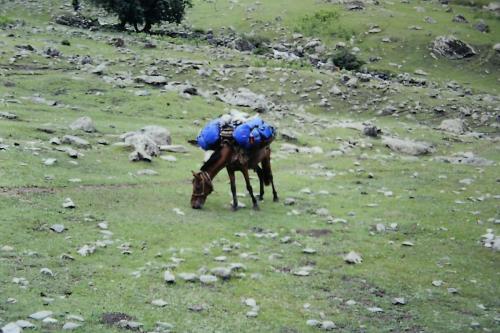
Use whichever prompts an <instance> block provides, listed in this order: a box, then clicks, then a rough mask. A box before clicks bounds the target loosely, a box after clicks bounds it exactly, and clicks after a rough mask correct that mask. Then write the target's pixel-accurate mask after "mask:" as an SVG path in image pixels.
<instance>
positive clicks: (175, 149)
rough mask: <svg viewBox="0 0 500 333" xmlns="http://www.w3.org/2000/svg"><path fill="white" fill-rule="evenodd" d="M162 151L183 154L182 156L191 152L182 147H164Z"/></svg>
mask: <svg viewBox="0 0 500 333" xmlns="http://www.w3.org/2000/svg"><path fill="white" fill-rule="evenodd" d="M160 150H161V151H167V152H170V153H182V154H186V153H189V150H188V149H187V148H186V147H184V146H181V145H162V146H160Z"/></svg>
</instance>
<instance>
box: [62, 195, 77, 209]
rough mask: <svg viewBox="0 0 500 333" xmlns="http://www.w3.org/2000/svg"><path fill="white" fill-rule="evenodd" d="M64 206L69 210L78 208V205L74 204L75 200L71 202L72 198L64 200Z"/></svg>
mask: <svg viewBox="0 0 500 333" xmlns="http://www.w3.org/2000/svg"><path fill="white" fill-rule="evenodd" d="M62 206H63V208H69V209H73V208H76V205H75V203H74V202H73V200H71V198H66V199H64V201H63V203H62Z"/></svg>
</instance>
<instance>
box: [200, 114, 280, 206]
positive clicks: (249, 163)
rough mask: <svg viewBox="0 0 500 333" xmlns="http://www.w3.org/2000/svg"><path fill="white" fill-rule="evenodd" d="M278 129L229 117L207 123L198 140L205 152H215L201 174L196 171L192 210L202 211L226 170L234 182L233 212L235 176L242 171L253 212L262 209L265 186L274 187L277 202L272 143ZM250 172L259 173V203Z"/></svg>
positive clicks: (236, 198) (202, 168)
mask: <svg viewBox="0 0 500 333" xmlns="http://www.w3.org/2000/svg"><path fill="white" fill-rule="evenodd" d="M275 136H276V131H275V129H274V128H273V127H272V126H270V125H269V124H267V123H266V122H264V121H263V120H262V119H260V118H259V117H254V118H251V119H244V118H243V119H242V118H241V117H235V116H230V115H226V116H223V117H221V118H218V119H215V120H213V121H211V122H210V123H208V124H207V125H206V126H205V127H204V128H203V130H202V131H201V132H200V135H199V136H198V138H197V140H196V141H197V143H198V145H199V146H200V147H201V148H202V149H204V150H213V151H214V152H213V154H212V155H211V156H210V158H209V159H208V161H206V162H205V163H204V164H203V166H202V167H201V169H200V171H199V172H194V171H193V194H192V196H191V207H192V208H194V209H201V208H203V205H204V204H205V201H206V199H207V197H208V195H209V194H210V193H212V192H213V190H214V187H213V183H212V181H213V179H214V178H215V176H216V175H217V174H218V173H219V172H220V171H221V170H222V169H224V168H226V170H227V173H228V175H229V180H230V182H231V193H232V196H233V201H232V209H233V210H237V209H238V197H237V195H236V178H235V172H236V171H240V172H241V173H242V174H243V177H244V179H245V183H246V188H247V191H248V193H249V195H250V197H251V198H252V203H253V208H254V209H256V210H257V209H259V205H258V200H263V199H264V186H268V185H271V188H272V191H273V201H275V202H277V201H278V193H277V192H276V188H275V187H274V181H273V173H272V170H271V147H270V145H271V142H272V141H273V140H274V138H275ZM248 170H254V171H255V172H256V173H257V176H258V178H259V183H260V191H259V195H258V200H257V198H256V197H255V195H254V193H253V188H252V185H251V183H250V176H249V174H248Z"/></svg>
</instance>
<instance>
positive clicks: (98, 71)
mask: <svg viewBox="0 0 500 333" xmlns="http://www.w3.org/2000/svg"><path fill="white" fill-rule="evenodd" d="M106 68H107V65H106V63H104V62H103V63H101V64H99V65H97V66H95V67H92V66H91V69H90V73H91V74H96V75H102V74H104V72H105V71H106Z"/></svg>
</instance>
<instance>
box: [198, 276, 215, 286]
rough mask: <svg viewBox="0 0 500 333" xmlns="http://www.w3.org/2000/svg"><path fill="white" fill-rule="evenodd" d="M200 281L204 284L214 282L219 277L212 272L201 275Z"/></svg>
mask: <svg viewBox="0 0 500 333" xmlns="http://www.w3.org/2000/svg"><path fill="white" fill-rule="evenodd" d="M200 282H201V283H203V284H214V283H215V282H217V277H216V276H214V275H210V274H206V275H200Z"/></svg>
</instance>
